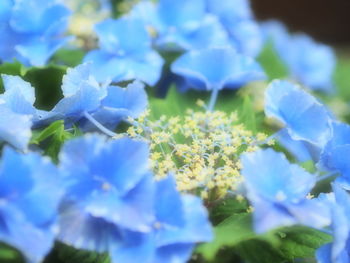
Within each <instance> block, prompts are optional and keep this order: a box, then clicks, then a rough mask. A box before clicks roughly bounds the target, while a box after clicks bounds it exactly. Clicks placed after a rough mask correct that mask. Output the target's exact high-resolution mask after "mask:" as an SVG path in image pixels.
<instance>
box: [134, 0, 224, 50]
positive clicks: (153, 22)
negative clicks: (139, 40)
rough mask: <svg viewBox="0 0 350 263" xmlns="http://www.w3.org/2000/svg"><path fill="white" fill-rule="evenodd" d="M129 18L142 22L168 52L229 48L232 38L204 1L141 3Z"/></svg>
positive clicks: (155, 40) (162, 48)
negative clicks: (210, 12) (209, 11)
mask: <svg viewBox="0 0 350 263" xmlns="http://www.w3.org/2000/svg"><path fill="white" fill-rule="evenodd" d="M130 15H131V16H132V17H135V18H139V19H142V21H143V23H144V24H146V25H147V26H148V28H150V29H151V31H154V43H155V46H156V47H157V48H158V49H161V50H165V51H184V50H192V49H202V48H209V47H218V46H220V47H221V46H229V45H230V42H229V38H228V35H227V32H226V31H225V28H224V27H223V25H222V24H221V23H220V21H219V19H218V18H217V17H216V16H215V15H212V14H209V13H208V12H207V10H206V3H205V0H194V1H193V0H192V1H188V0H180V1H170V0H161V1H159V3H158V4H153V3H150V2H149V1H142V2H141V3H139V4H137V5H135V7H134V8H133V9H132V10H131V12H130Z"/></svg>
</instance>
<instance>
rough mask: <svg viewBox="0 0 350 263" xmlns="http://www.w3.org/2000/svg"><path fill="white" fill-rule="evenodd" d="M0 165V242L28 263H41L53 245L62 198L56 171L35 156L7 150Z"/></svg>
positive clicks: (45, 160) (46, 161)
mask: <svg viewBox="0 0 350 263" xmlns="http://www.w3.org/2000/svg"><path fill="white" fill-rule="evenodd" d="M0 166H1V169H0V171H1V172H0V173H1V175H0V189H1V193H0V199H1V203H0V218H1V227H0V241H1V242H4V243H6V244H8V245H10V246H13V247H15V248H17V249H18V250H19V251H21V252H22V254H23V255H24V258H25V259H26V261H27V262H30V263H34V262H41V261H42V260H43V258H44V257H45V256H46V254H47V253H48V252H49V251H50V250H51V248H52V246H53V243H54V239H55V235H56V230H57V211H58V205H59V202H60V200H61V197H62V195H63V187H62V184H61V182H60V176H59V174H58V171H57V168H56V167H55V166H54V165H53V164H52V163H51V162H50V161H49V160H48V159H46V158H43V157H41V156H40V155H38V154H35V153H29V154H26V155H23V154H19V153H17V152H15V151H14V150H12V149H10V148H7V147H5V148H4V151H3V154H2V160H1V162H0Z"/></svg>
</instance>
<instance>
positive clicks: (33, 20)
mask: <svg viewBox="0 0 350 263" xmlns="http://www.w3.org/2000/svg"><path fill="white" fill-rule="evenodd" d="M33 10H35V11H36V15H35V16H33ZM69 14H70V12H69V10H68V9H67V8H66V7H65V6H63V5H61V4H57V3H54V2H53V1H46V0H26V1H17V3H16V4H15V6H14V9H13V13H12V17H11V21H10V23H11V26H12V27H13V28H14V29H15V30H16V31H17V32H22V33H41V32H43V31H44V30H45V29H47V28H48V27H50V25H52V24H53V23H55V22H56V21H58V20H61V19H62V18H63V17H67V16H68V15H69Z"/></svg>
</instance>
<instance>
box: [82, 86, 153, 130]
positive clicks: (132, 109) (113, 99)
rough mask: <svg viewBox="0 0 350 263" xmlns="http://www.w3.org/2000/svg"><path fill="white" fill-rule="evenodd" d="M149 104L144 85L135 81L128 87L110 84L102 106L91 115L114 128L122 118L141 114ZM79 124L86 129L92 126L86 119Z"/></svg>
mask: <svg viewBox="0 0 350 263" xmlns="http://www.w3.org/2000/svg"><path fill="white" fill-rule="evenodd" d="M147 106H148V99H147V94H146V91H145V89H144V85H143V84H142V83H140V82H137V81H135V82H132V83H130V84H129V85H128V86H127V87H126V88H121V87H118V86H108V87H107V95H106V97H105V98H104V99H102V100H101V105H100V107H99V108H98V109H97V110H96V111H94V112H93V113H92V114H91V116H92V117H93V118H94V119H95V120H96V121H98V122H99V123H100V124H102V125H103V126H105V127H106V128H109V129H112V130H113V129H115V127H116V126H117V124H118V123H119V122H120V121H121V120H122V119H126V118H127V117H132V118H136V117H138V116H140V115H141V114H142V113H143V112H144V111H145V110H146V108H147ZM79 125H80V127H81V128H83V129H84V130H88V129H91V128H92V126H91V123H90V122H88V121H87V120H86V119H84V120H82V121H80V122H79Z"/></svg>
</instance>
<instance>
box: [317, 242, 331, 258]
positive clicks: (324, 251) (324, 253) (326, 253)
mask: <svg viewBox="0 0 350 263" xmlns="http://www.w3.org/2000/svg"><path fill="white" fill-rule="evenodd" d="M331 248H332V245H331V244H326V245H323V246H322V247H320V248H319V249H317V250H316V259H317V263H333V262H332V261H331Z"/></svg>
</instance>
